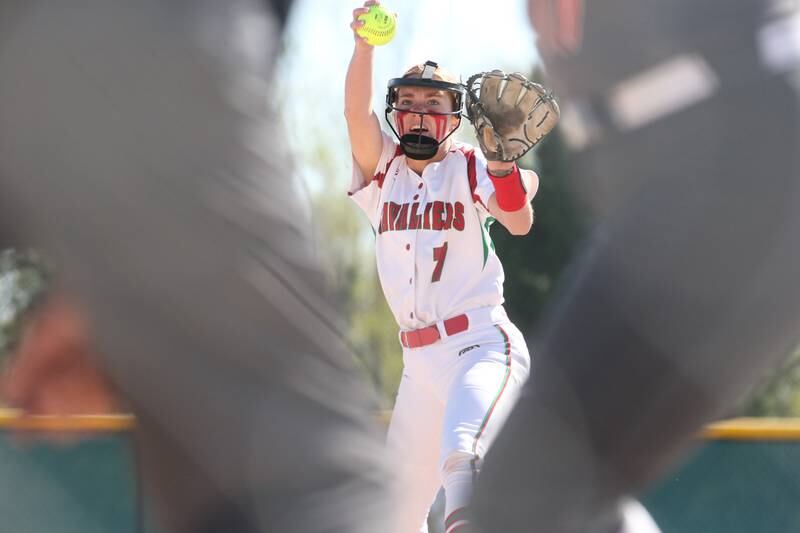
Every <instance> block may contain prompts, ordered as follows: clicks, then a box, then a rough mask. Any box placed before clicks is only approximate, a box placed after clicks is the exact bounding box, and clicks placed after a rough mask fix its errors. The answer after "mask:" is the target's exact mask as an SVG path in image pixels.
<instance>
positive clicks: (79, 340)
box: [0, 294, 118, 416]
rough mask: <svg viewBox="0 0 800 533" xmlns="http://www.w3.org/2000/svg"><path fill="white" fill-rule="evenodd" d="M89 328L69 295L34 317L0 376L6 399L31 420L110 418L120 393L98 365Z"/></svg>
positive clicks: (2, 395)
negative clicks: (35, 417) (48, 417)
mask: <svg viewBox="0 0 800 533" xmlns="http://www.w3.org/2000/svg"><path fill="white" fill-rule="evenodd" d="M93 355H95V354H94V353H93V347H92V341H91V336H90V327H89V324H88V322H87V320H86V318H85V316H84V315H83V313H81V311H80V310H79V309H78V307H76V306H75V305H74V304H73V303H72V302H71V301H70V300H68V299H67V298H66V297H65V296H64V295H63V294H53V295H51V296H50V297H49V299H48V301H46V302H44V304H43V305H42V307H41V308H39V309H38V310H37V311H36V313H35V314H34V315H33V316H32V317H31V320H30V322H29V323H28V324H27V326H26V328H25V331H24V333H23V336H22V339H21V342H20V343H19V346H18V348H17V350H16V352H15V353H14V355H13V356H12V357H11V359H10V360H9V361H8V363H7V365H6V368H4V369H3V372H2V374H0V398H2V400H3V401H4V402H5V403H7V404H9V405H10V406H12V407H15V408H18V409H20V410H22V411H23V412H24V413H25V414H29V415H57V416H65V415H76V414H106V413H111V412H115V411H118V408H117V407H118V401H117V394H116V392H115V390H114V387H113V386H112V384H111V382H110V381H109V380H108V378H107V377H106V376H105V375H104V374H103V373H102V372H101V371H100V370H99V369H98V368H97V367H96V366H95V364H94V360H93Z"/></svg>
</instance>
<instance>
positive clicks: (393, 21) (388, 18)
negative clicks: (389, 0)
mask: <svg viewBox="0 0 800 533" xmlns="http://www.w3.org/2000/svg"><path fill="white" fill-rule="evenodd" d="M358 20H363V21H364V25H363V26H361V27H360V28H358V29H357V30H356V33H358V34H359V35H360V36H361V37H364V38H365V39H366V40H367V44H369V45H371V46H381V45H383V44H386V43H388V42H389V41H391V40H392V39H393V38H394V34H395V32H396V31H397V18H396V17H395V15H394V14H393V13H390V12H388V11H387V10H386V8H385V7H383V6H382V5H378V4H373V5H371V6H369V12H367V13H364V14H363V15H359V16H358Z"/></svg>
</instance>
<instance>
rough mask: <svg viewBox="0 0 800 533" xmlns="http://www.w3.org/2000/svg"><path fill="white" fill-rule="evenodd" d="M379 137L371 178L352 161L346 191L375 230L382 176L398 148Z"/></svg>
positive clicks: (384, 136)
mask: <svg viewBox="0 0 800 533" xmlns="http://www.w3.org/2000/svg"><path fill="white" fill-rule="evenodd" d="M381 135H382V136H383V149H382V151H381V157H380V159H379V160H378V166H377V167H376V168H375V171H374V172H373V173H372V176H368V177H366V176H364V174H363V173H362V172H361V169H360V168H359V167H358V165H357V164H356V162H355V160H353V178H352V181H351V183H350V188H349V189H348V191H347V195H348V196H349V197H350V198H351V199H352V200H353V201H354V202H355V203H356V204H357V205H358V206H359V207H360V208H361V209H362V210H364V212H365V213H366V214H367V217H369V221H370V223H371V224H372V227H373V228H377V227H378V224H379V223H380V213H379V204H380V198H381V187H382V186H383V175H385V174H386V172H387V170H388V166H389V163H390V162H391V160H392V159H393V158H394V157H395V154H396V152H397V146H398V145H397V143H395V142H394V140H392V138H391V137H390V136H389V135H387V134H386V132H381ZM487 179H488V178H487Z"/></svg>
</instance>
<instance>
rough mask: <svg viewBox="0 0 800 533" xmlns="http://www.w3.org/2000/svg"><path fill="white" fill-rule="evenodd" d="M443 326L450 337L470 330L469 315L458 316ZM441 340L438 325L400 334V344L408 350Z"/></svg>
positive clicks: (446, 321) (445, 322)
mask: <svg viewBox="0 0 800 533" xmlns="http://www.w3.org/2000/svg"><path fill="white" fill-rule="evenodd" d="M443 324H444V331H445V333H447V336H448V337H449V336H451V335H455V334H456V333H461V332H462V331H467V329H469V318H467V315H458V316H454V317H453V318H448V319H447V320H445V321H444V322H443ZM440 338H441V335H440V334H439V328H437V327H436V325H433V326H427V327H424V328H420V329H412V330H410V331H401V332H400V344H402V345H403V346H405V347H406V348H421V347H422V346H428V345H430V344H433V343H434V342H436V341H438V340H439V339H440Z"/></svg>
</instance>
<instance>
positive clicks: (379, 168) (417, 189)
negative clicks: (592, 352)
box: [345, 2, 538, 533]
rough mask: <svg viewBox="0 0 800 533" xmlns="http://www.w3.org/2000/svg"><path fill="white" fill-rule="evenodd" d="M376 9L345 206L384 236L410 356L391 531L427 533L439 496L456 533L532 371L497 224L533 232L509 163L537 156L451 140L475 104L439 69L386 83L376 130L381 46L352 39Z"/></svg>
mask: <svg viewBox="0 0 800 533" xmlns="http://www.w3.org/2000/svg"><path fill="white" fill-rule="evenodd" d="M371 4H373V2H367V3H366V4H364V7H361V8H357V9H355V10H354V11H353V22H352V23H351V28H352V29H353V31H354V36H355V49H354V52H353V56H352V59H351V62H350V65H349V68H348V72H347V77H346V81H345V116H346V119H347V125H348V132H349V136H350V143H351V146H352V154H353V179H352V184H351V186H350V189H349V195H350V197H351V198H352V200H353V201H355V203H356V204H357V205H358V206H359V207H360V208H361V209H362V210H363V211H364V212H365V213H366V215H367V217H368V218H369V221H370V224H371V225H372V228H373V229H374V231H375V235H376V238H375V248H376V259H377V267H378V274H379V277H380V281H381V285H382V288H383V292H384V294H385V296H386V299H387V301H388V303H389V306H390V308H391V310H392V313H393V314H394V317H395V319H396V320H397V324H398V326H399V328H400V333H399V340H400V343H401V345H402V347H403V363H404V370H403V377H402V380H401V383H400V388H399V392H398V395H397V400H396V404H395V407H394V411H393V415H392V419H391V423H390V427H389V435H388V441H389V445H390V447H391V448H392V449H393V451H395V452H397V457H398V468H399V473H400V484H401V486H400V490H399V493H400V495H401V496H400V499H401V501H400V502H399V504H398V506H399V508H398V509H397V511H398V513H397V515H398V516H399V522H400V523H399V524H398V527H397V529H396V531H398V533H411V532H416V531H423V532H424V531H427V520H426V518H427V514H428V511H429V508H430V506H431V504H432V502H433V500H434V498H435V496H436V493H437V492H438V490H439V488H440V487H441V486H443V487H444V490H445V497H446V504H445V517H446V519H445V531H446V532H447V533H452V532H454V531H457V530H459V529H460V528H462V527H464V526H466V525H467V522H468V521H467V518H466V513H465V506H466V503H467V502H468V501H469V498H470V495H471V491H472V486H473V481H474V479H475V476H476V475H477V474H478V472H479V471H480V468H481V461H482V458H483V456H484V454H485V453H486V451H487V449H488V448H489V446H490V445H491V443H492V440H493V439H494V437H495V435H496V433H497V431H498V429H499V428H500V426H501V425H502V423H503V421H504V419H505V417H506V416H507V414H508V412H509V410H510V408H511V406H512V405H513V403H514V401H515V399H516V397H517V395H518V391H519V390H520V387H521V386H522V384H523V383H524V382H525V381H526V379H527V377H528V373H529V369H530V357H529V355H528V349H527V347H526V345H525V340H524V338H523V336H522V334H521V333H520V331H519V330H518V329H517V327H516V326H515V325H514V324H512V323H511V322H510V321H509V319H508V317H507V316H506V312H505V310H504V308H503V279H504V276H503V268H502V266H501V264H500V260H499V258H498V256H497V254H496V253H495V250H494V246H493V245H492V241H491V238H490V236H489V226H490V225H491V224H492V222H494V221H495V220H497V221H499V222H500V223H501V224H502V225H503V226H505V227H506V229H508V230H509V231H510V232H511V233H512V234H516V235H524V234H526V233H528V231H529V230H530V228H531V226H532V224H533V209H532V207H531V204H530V201H531V199H532V198H533V196H534V195H535V194H536V190H537V187H538V177H537V175H536V174H535V173H534V172H532V171H530V170H520V169H519V168H518V167H517V165H516V163H515V162H514V159H516V158H518V157H519V156H521V155H522V153H524V152H525V151H527V149H528V148H530V146H528V147H526V148H525V149H524V150H522V151H521V153H519V154H518V155H517V154H514V155H513V156H508V154H504V153H502V150H500V147H499V146H497V145H496V144H495V145H493V146H491V147H490V146H489V145H488V143H487V145H486V146H483V143H482V148H483V151H484V152H485V153H481V151H479V150H476V149H475V148H473V147H472V146H469V145H467V144H463V143H460V142H456V141H454V140H453V139H452V134H453V132H454V131H455V130H456V129H457V128H458V126H459V125H460V121H461V110H462V107H463V104H464V103H465V99H466V100H467V103H469V101H470V94H471V93H470V92H469V87H465V86H464V85H462V84H461V83H459V82H458V80H457V78H455V77H454V76H453V75H452V74H450V73H448V72H447V71H445V70H443V69H442V68H440V67H438V65H437V64H436V63H434V62H431V61H428V62H427V63H425V64H423V65H416V66H413V67H411V68H410V69H409V70H408V71H407V72H405V74H403V76H402V77H400V78H396V79H392V80H390V81H389V84H388V92H387V96H386V110H385V114H386V118H387V121H388V122H389V124H390V128H391V130H392V133H393V134H394V138H392V136H390V135H389V134H387V133H385V132H383V131H382V130H381V126H380V123H379V121H378V117H377V115H376V113H375V112H374V111H373V110H372V108H371V102H372V62H373V47H372V46H370V45H369V44H367V42H366V41H365V40H363V39H362V38H361V37H359V36H358V34H357V33H355V31H356V30H357V29H358V28H359V27H360V26H361V25H362V24H363V22H361V21H359V20H358V16H359V15H361V14H362V13H365V12H366V11H367V7H368V6H369V5H371ZM492 76H494V77H492ZM512 76H513V75H512ZM484 78H486V79H489V82H484V85H483V90H484V91H489V90H490V87H491V84H492V83H493V84H494V87H495V90H496V89H497V88H498V87H499V86H500V83H499V81H500V80H501V79H502V78H503V75H502V73H499V71H495V72H493V73H488V74H487V75H486V76H483V78H482V80H483V79H484ZM523 81H524V82H525V83H527V84H528V85H527V86H526V85H525V84H523V83H522V82H523ZM514 84H516V86H515V87H513V88H512V85H514ZM503 85H505V86H506V87H507V89H506V90H507V91H508V92H509V94H508V97H509V98H510V100H513V101H514V103H515V104H516V103H519V102H520V101H522V104H523V105H525V104H527V103H531V102H533V101H534V100H535V98H536V97H537V93H536V91H534V90H532V89H533V87H532V85H533V84H530V83H529V82H527V80H524V78H522V77H521V76H518V77H517V78H513V79H510V80H506V81H505V83H503ZM472 96H475V94H474V93H472ZM473 103H474V102H473ZM470 118H471V119H473V118H475V117H472V116H471V117H470ZM473 122H474V123H475V124H476V127H477V126H478V124H479V123H481V124H483V123H482V122H481V121H480V120H478V119H475V120H473ZM485 133H486V134H487V138H488V137H489V135H488V133H489V132H488V131H486V132H485ZM498 151H499V152H498ZM487 155H489V156H491V157H490V159H493V160H489V161H487V158H486V156H487Z"/></svg>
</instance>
